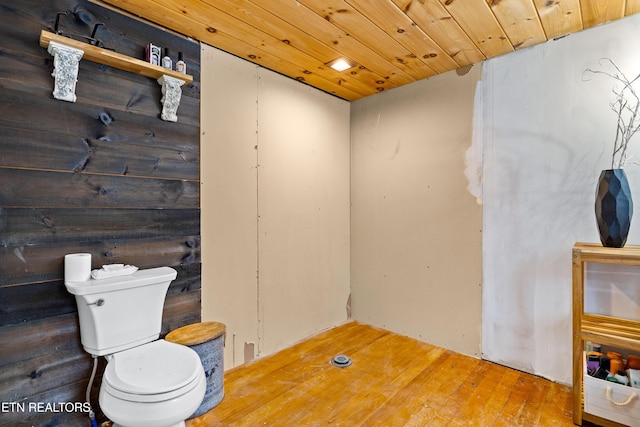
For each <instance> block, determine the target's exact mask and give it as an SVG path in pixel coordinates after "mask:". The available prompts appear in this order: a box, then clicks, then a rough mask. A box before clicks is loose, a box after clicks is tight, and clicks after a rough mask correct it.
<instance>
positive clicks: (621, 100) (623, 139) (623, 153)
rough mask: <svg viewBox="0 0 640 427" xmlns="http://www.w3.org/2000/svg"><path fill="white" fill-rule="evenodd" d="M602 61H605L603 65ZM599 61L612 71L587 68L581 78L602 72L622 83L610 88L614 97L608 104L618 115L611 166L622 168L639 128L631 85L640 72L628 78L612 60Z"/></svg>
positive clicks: (639, 105)
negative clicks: (630, 144) (620, 87)
mask: <svg viewBox="0 0 640 427" xmlns="http://www.w3.org/2000/svg"><path fill="white" fill-rule="evenodd" d="M603 62H605V64H604V65H603ZM599 63H600V65H602V66H603V68H605V69H606V68H613V71H606V70H605V69H601V70H592V69H590V68H588V69H586V70H585V71H584V74H583V80H589V79H585V78H584V76H585V75H586V74H588V73H591V74H603V75H605V76H607V77H610V78H612V79H614V80H615V81H616V82H618V83H621V84H622V89H617V88H616V87H615V86H614V88H613V89H612V92H613V94H614V95H615V98H614V100H613V102H611V104H609V106H610V107H611V109H612V110H613V111H614V112H615V113H616V115H617V117H618V122H617V125H616V136H615V140H614V144H613V156H612V158H611V168H612V169H614V168H622V167H624V165H625V163H626V160H627V149H628V148H629V141H630V140H631V138H632V137H633V135H635V133H636V132H638V130H640V98H639V97H638V95H637V93H636V91H635V88H634V87H633V84H634V83H635V82H636V81H637V80H638V79H640V74H638V75H637V76H636V77H635V78H633V79H632V80H629V78H627V76H626V75H625V74H624V73H623V72H622V70H620V68H618V66H617V65H616V63H615V62H613V60H611V59H609V58H603V59H601V60H600V62H599Z"/></svg>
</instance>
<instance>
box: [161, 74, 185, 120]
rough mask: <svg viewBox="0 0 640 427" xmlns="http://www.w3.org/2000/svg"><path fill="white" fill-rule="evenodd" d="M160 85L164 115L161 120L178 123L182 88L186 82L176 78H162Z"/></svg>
mask: <svg viewBox="0 0 640 427" xmlns="http://www.w3.org/2000/svg"><path fill="white" fill-rule="evenodd" d="M158 83H160V84H161V85H162V99H161V100H160V102H161V103H162V114H160V118H161V119H162V120H164V121H167V122H177V121H178V116H177V115H176V112H177V111H178V107H179V106H180V98H181V97H182V89H180V88H181V87H182V85H183V84H185V81H184V80H180V79H176V78H175V77H170V76H162V77H160V78H159V79H158Z"/></svg>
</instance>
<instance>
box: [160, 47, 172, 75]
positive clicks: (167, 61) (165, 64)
mask: <svg viewBox="0 0 640 427" xmlns="http://www.w3.org/2000/svg"><path fill="white" fill-rule="evenodd" d="M162 66H163V67H164V68H168V69H170V70H172V69H173V62H172V61H171V57H170V56H169V48H168V47H165V48H164V56H163V57H162Z"/></svg>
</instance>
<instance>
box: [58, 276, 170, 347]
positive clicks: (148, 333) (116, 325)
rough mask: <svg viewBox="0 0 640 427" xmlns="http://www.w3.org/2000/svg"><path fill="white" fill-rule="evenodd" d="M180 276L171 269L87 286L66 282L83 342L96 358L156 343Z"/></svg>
mask: <svg viewBox="0 0 640 427" xmlns="http://www.w3.org/2000/svg"><path fill="white" fill-rule="evenodd" d="M176 276H177V272H176V271H175V270H174V269H173V268H171V267H158V268H150V269H146V270H138V271H136V272H135V273H133V274H130V275H127V276H120V277H111V278H108V279H101V280H93V279H91V280H87V281H86V282H65V286H66V288H67V291H68V292H69V293H71V294H73V295H75V297H76V304H77V305H78V317H79V320H80V339H81V341H82V346H83V347H84V349H85V351H87V352H88V353H90V354H93V355H96V356H103V355H107V354H113V353H117V352H119V351H123V350H126V349H128V348H132V347H136V346H138V345H141V344H144V343H147V342H151V341H153V340H156V339H157V338H158V337H159V336H160V329H161V327H162V309H163V307H164V299H165V296H166V294H167V289H169V285H170V284H171V282H172V281H173V280H174V279H175V278H176Z"/></svg>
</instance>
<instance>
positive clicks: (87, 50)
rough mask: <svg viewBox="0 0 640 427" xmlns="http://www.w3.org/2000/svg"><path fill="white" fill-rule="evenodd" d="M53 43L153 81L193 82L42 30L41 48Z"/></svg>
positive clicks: (191, 78) (138, 61) (189, 78)
mask: <svg viewBox="0 0 640 427" xmlns="http://www.w3.org/2000/svg"><path fill="white" fill-rule="evenodd" d="M51 42H56V43H60V44H63V45H66V46H69V47H72V48H74V49H80V50H82V51H84V55H83V57H82V58H83V59H87V60H89V61H92V62H97V63H99V64H104V65H108V66H109V67H113V68H118V69H120V70H124V71H129V72H131V73H134V74H139V75H142V76H145V77H150V78H152V79H156V80H157V79H159V78H160V77H162V76H170V77H173V78H176V79H180V80H183V81H185V83H191V82H192V81H193V76H190V75H189V74H184V73H179V72H177V71H173V70H170V69H168V68H163V67H160V66H159V65H154V64H150V63H148V62H146V61H143V60H141V59H136V58H132V57H130V56H127V55H123V54H121V53H117V52H114V51H111V50H108V49H103V48H100V47H97V46H93V45H90V44H88V43H84V42H81V41H78V40H74V39H71V38H69V37H64V36H61V35H59V34H54V33H52V32H49V31H45V30H42V31H41V32H40V46H41V47H43V48H45V49H47V48H48V47H49V43H51Z"/></svg>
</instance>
